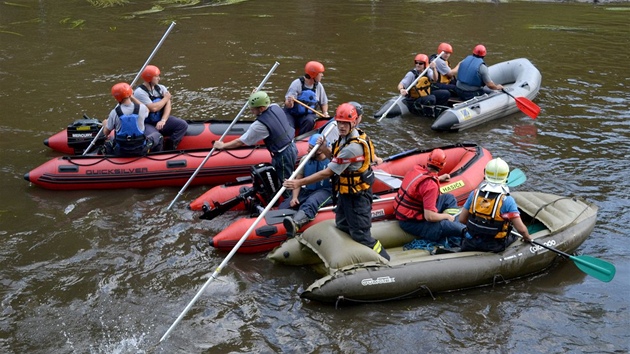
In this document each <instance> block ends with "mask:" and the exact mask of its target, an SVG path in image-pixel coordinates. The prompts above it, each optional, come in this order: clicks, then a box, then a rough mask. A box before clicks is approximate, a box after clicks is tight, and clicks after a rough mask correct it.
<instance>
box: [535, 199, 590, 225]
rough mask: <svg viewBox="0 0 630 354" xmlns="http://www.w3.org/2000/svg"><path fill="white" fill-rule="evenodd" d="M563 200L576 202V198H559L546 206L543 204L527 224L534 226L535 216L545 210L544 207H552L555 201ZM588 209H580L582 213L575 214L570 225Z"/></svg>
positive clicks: (587, 207)
mask: <svg viewBox="0 0 630 354" xmlns="http://www.w3.org/2000/svg"><path fill="white" fill-rule="evenodd" d="M563 199H571V200H573V201H577V198H576V197H561V198H558V199H556V200H554V201H551V202H549V203H547V204H543V205H542V206H541V207H540V208H538V210H536V212H535V213H534V216H532V220H531V221H530V222H529V224H530V225H533V224H534V222H535V221H536V216H537V215H538V213H540V212H541V211H543V209H545V208H546V207H548V206H550V205H553V204H555V203H556V202H557V201H559V200H563ZM588 209H589V206H588V205H587V206H586V207H584V209H582V211H581V212H580V213H579V214H577V215H576V216H575V218H573V221H571V223H573V222H575V220H577V219H578V218H579V217H580V216H581V215H582V214H584V212H586V211H587V210H588Z"/></svg>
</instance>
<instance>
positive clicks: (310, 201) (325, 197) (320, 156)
mask: <svg viewBox="0 0 630 354" xmlns="http://www.w3.org/2000/svg"><path fill="white" fill-rule="evenodd" d="M322 137H323V136H322V135H321V134H319V133H318V134H313V135H311V137H310V138H309V139H308V151H309V152H310V151H311V150H312V149H313V147H315V145H317V144H318V139H319V138H322ZM322 141H323V139H322ZM321 145H322V144H320V147H319V148H318V149H317V151H316V152H315V154H314V155H313V157H312V158H311V159H310V160H309V161H308V162H306V164H305V165H304V169H303V170H302V172H301V173H299V174H298V175H297V176H295V178H296V179H300V178H303V177H308V176H310V175H312V174H315V173H317V172H319V171H321V170H324V169H325V168H326V167H327V166H328V163H329V162H330V159H329V158H328V157H326V155H325V154H324V152H323V151H322V150H323V147H322V146H321ZM324 145H329V144H328V143H327V142H326V143H324ZM304 159H306V156H304V157H302V160H300V164H301V163H302V162H303V161H304ZM292 192H293V193H292V197H291V198H287V199H285V200H284V201H282V203H280V207H279V209H289V208H292V209H295V208H297V210H298V211H297V213H295V215H293V217H291V216H287V217H285V218H284V220H283V221H282V222H283V224H284V228H285V229H286V230H287V235H288V236H289V237H295V234H296V233H297V232H298V230H299V229H300V228H301V227H302V226H304V224H306V223H307V222H309V221H311V220H313V219H315V216H316V215H317V212H318V211H319V208H321V207H324V206H326V205H329V204H331V203H332V184H331V182H330V179H329V178H325V179H322V180H321V181H318V182H315V183H311V184H307V185H305V186H304V187H302V188H296V189H294V190H293V191H292Z"/></svg>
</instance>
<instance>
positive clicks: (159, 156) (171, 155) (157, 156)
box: [61, 145, 260, 167]
mask: <svg viewBox="0 0 630 354" xmlns="http://www.w3.org/2000/svg"><path fill="white" fill-rule="evenodd" d="M259 147H260V146H258V145H256V146H255V147H254V148H253V149H250V150H249V153H248V154H247V155H244V156H237V155H236V154H235V153H234V152H236V151H243V150H238V149H235V150H220V151H219V150H217V151H214V153H213V155H212V156H214V155H216V154H219V153H220V152H225V153H226V154H228V155H230V156H232V157H234V158H236V159H238V160H243V159H246V158H249V157H250V156H251V155H252V154H253V153H254V151H256V150H257V149H258V148H259ZM203 152H204V153H205V150H203ZM194 153H195V152H194V151H178V152H167V151H160V152H159V153H155V154H153V155H151V154H149V155H145V156H136V157H135V159H133V160H125V161H121V162H116V161H113V160H112V159H119V158H121V157H131V156H111V155H108V156H103V157H101V158H99V159H97V160H95V161H92V162H90V163H84V164H82V163H80V162H79V161H81V160H86V159H90V160H91V159H93V158H94V156H74V157H73V156H64V157H62V158H61V159H63V160H66V161H68V163H70V164H73V165H75V166H81V167H89V166H94V165H97V164H99V163H101V162H103V161H108V162H110V163H112V164H114V165H127V164H130V163H134V162H136V161H138V160H140V159H148V160H151V161H168V160H174V159H177V158H178V157H180V156H182V155H186V156H192V157H203V156H205V155H203V156H197V155H194ZM165 155H166V157H164V158H162V156H165Z"/></svg>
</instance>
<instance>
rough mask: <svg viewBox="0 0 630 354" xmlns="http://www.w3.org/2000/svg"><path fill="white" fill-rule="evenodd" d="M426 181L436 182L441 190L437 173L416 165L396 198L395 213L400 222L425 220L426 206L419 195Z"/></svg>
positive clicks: (436, 185) (406, 176)
mask: <svg viewBox="0 0 630 354" xmlns="http://www.w3.org/2000/svg"><path fill="white" fill-rule="evenodd" d="M426 179H431V180H432V181H434V182H435V187H436V188H437V189H438V190H439V189H440V184H439V182H438V176H437V173H433V172H429V171H428V170H427V169H425V168H424V167H423V166H420V165H416V166H415V167H414V169H413V171H411V172H409V173H407V174H406V175H405V178H404V179H403V181H402V185H401V186H400V188H399V189H398V194H397V195H396V198H394V211H395V213H396V219H398V220H403V221H405V220H420V221H422V220H424V204H423V203H422V196H421V195H419V194H418V188H419V186H420V183H422V182H424V180H426Z"/></svg>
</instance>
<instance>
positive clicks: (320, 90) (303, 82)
mask: <svg viewBox="0 0 630 354" xmlns="http://www.w3.org/2000/svg"><path fill="white" fill-rule="evenodd" d="M322 77H324V65H323V64H322V63H320V62H318V61H309V62H308V63H306V66H305V67H304V76H302V77H299V78H297V79H295V80H293V82H291V85H289V89H288V90H287V93H286V95H285V101H284V107H285V108H284V111H285V113H286V115H287V118H288V119H289V123H290V124H291V126H292V127H294V128H295V129H296V130H298V131H299V134H304V133H306V132H309V131H311V130H313V127H314V126H315V119H317V116H316V115H315V113H314V112H313V111H312V110H309V109H308V108H306V107H304V106H302V105H300V104H299V103H296V102H295V101H294V99H296V100H298V101H300V102H302V103H304V104H305V105H307V106H309V107H311V108H313V109H316V110H317V109H321V112H322V113H323V114H324V116H326V117H328V116H329V115H328V96H326V90H324V85H322V83H321V81H322Z"/></svg>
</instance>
